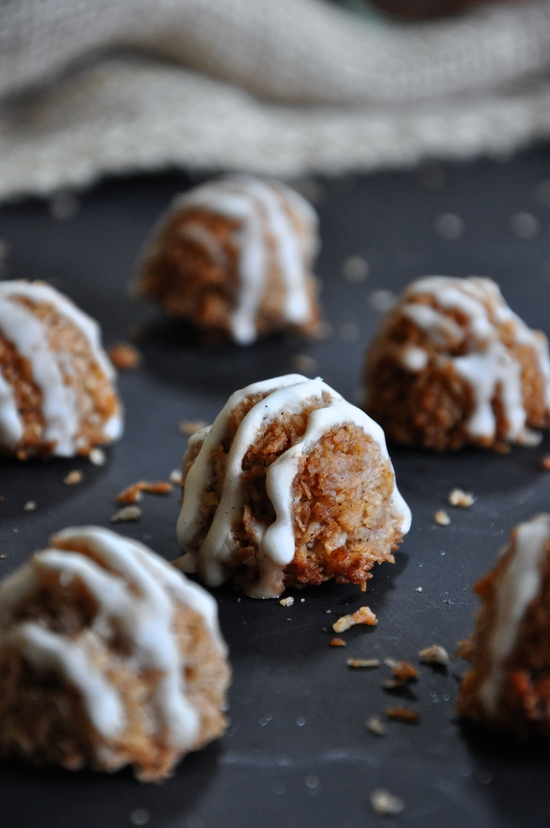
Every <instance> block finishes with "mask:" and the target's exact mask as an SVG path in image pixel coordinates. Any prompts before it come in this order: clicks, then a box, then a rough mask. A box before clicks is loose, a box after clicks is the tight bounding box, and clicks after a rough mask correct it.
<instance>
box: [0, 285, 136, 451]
mask: <svg viewBox="0 0 550 828" xmlns="http://www.w3.org/2000/svg"><path fill="white" fill-rule="evenodd" d="M114 383H115V371H114V368H113V366H112V364H111V363H110V361H109V359H108V357H107V355H106V353H105V352H104V350H103V348H102V346H101V334H100V330H99V326H98V325H97V323H96V322H95V321H94V320H93V319H91V318H90V317H89V316H87V315H86V314H85V313H83V312H82V311H81V310H80V309H79V308H77V306H76V305H75V304H73V302H71V301H70V300H69V299H68V298H67V297H66V296H63V294H61V293H59V291H57V290H55V288H53V287H51V286H50V285H47V284H45V283H44V282H25V281H13V282H0V453H2V454H4V455H8V456H13V457H17V458H18V459H19V460H26V459H28V458H29V457H50V456H55V457H73V456H75V455H79V454H80V455H87V454H89V453H90V451H91V450H92V448H94V446H98V445H104V444H107V443H111V442H112V441H114V440H117V439H118V438H119V437H120V436H121V434H122V429H123V416H122V407H121V404H120V401H119V399H118V396H117V393H116V389H115V385H114Z"/></svg>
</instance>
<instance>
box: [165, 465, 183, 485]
mask: <svg viewBox="0 0 550 828" xmlns="http://www.w3.org/2000/svg"><path fill="white" fill-rule="evenodd" d="M168 479H169V481H170V483H173V484H174V486H181V472H180V470H179V469H172V471H171V472H170V475H169V477H168Z"/></svg>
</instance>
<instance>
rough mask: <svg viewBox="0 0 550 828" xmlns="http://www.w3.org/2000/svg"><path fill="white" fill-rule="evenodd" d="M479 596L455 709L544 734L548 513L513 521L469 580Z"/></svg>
mask: <svg viewBox="0 0 550 828" xmlns="http://www.w3.org/2000/svg"><path fill="white" fill-rule="evenodd" d="M474 589H475V592H476V593H477V595H478V597H479V598H480V600H481V609H480V611H479V613H478V616H477V621H476V626H475V630H474V632H473V635H472V637H471V638H470V639H469V640H468V641H465V642H463V643H462V645H461V650H460V654H461V655H462V656H463V657H464V658H466V659H468V660H469V661H470V662H471V669H470V671H469V672H468V673H466V675H465V676H464V679H463V681H462V686H461V689H460V695H459V699H458V712H459V714H460V716H462V717H463V718H465V719H470V720H472V721H474V722H477V723H479V724H483V725H486V726H487V727H494V728H501V729H505V730H509V731H512V732H513V733H514V734H516V735H517V736H519V737H527V736H529V735H532V734H543V735H546V736H549V735H550V515H548V514H541V515H537V516H536V517H534V518H532V519H531V520H528V521H525V522H524V523H520V524H519V525H518V526H517V527H516V528H515V529H514V530H513V532H512V538H511V542H510V544H509V545H508V546H507V547H506V548H505V549H504V550H503V552H502V553H501V555H500V558H499V560H498V562H497V564H496V566H495V567H494V569H492V570H491V572H489V573H488V574H487V575H486V576H485V577H484V578H482V579H481V580H480V581H479V582H478V583H477V584H476V586H475V588H474Z"/></svg>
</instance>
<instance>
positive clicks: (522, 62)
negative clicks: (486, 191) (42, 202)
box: [0, 0, 550, 199]
mask: <svg viewBox="0 0 550 828" xmlns="http://www.w3.org/2000/svg"><path fill="white" fill-rule="evenodd" d="M549 62H550V2H548V0H541V1H540V2H521V1H520V0H505V1H504V2H486V3H482V2H473V0H369V2H367V0H339V2H338V1H337V0H334V2H329V0H155V1H154V2H153V0H132V2H129V0H78V2H74V0H18V2H4V3H2V4H0V198H2V199H6V198H11V197H13V196H19V195H24V194H43V195H47V194H51V193H53V192H55V191H58V190H60V189H63V190H67V189H74V188H83V187H85V186H86V185H89V184H90V183H91V182H93V181H96V180H97V179H98V178H100V177H101V176H104V175H111V174H116V175H121V174H129V173H135V172H138V171H157V170H166V169H173V168H180V169H183V170H187V171H189V170H192V171H193V170H195V171H196V170H203V171H217V170H228V169H229V170H230V169H246V170H250V171H254V172H258V173H266V174H272V175H276V176H282V177H287V178H288V177H296V176H301V175H304V174H309V173H323V174H328V175H335V174H342V173H347V172H352V171H353V172H364V171H371V170H374V169H381V168H397V167H403V166H411V165H414V164H417V163H418V162H420V161H422V160H425V159H440V160H456V159H461V160H463V159H472V158H475V157H477V156H479V155H482V154H484V155H489V156H493V157H498V158H506V157H509V156H510V155H511V154H512V153H513V152H514V151H515V150H517V149H518V148H520V147H523V146H526V145H528V144H531V143H533V142H535V141H538V142H540V141H543V140H545V139H547V138H548V136H550V77H549V75H548V69H549Z"/></svg>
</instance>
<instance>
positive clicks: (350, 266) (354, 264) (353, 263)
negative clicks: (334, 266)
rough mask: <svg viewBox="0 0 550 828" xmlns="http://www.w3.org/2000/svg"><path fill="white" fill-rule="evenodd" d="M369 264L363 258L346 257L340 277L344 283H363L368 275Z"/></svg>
mask: <svg viewBox="0 0 550 828" xmlns="http://www.w3.org/2000/svg"><path fill="white" fill-rule="evenodd" d="M369 269H370V268H369V263H368V262H367V260H366V259H365V258H363V256H348V258H347V259H345V260H344V262H343V264H342V276H343V278H344V279H345V280H346V282H352V283H355V284H357V283H358V282H364V281H365V279H366V278H367V276H368V275H369Z"/></svg>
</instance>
